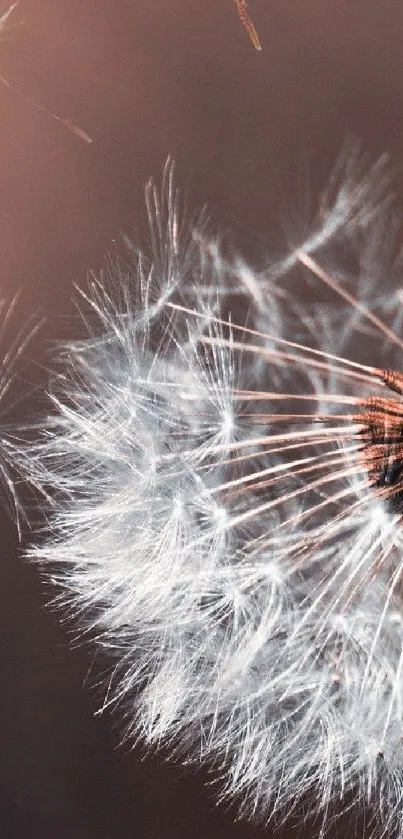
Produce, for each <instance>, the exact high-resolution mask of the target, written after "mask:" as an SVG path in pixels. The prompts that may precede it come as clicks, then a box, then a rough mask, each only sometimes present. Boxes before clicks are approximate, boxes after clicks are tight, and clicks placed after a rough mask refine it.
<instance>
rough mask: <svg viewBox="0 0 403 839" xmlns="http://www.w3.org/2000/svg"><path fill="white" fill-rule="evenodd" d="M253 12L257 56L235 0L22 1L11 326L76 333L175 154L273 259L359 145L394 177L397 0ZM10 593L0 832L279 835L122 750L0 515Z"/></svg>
mask: <svg viewBox="0 0 403 839" xmlns="http://www.w3.org/2000/svg"><path fill="white" fill-rule="evenodd" d="M250 11H251V14H252V17H253V19H254V21H255V23H256V26H257V28H258V31H259V34H260V38H261V41H262V44H263V52H262V53H261V54H258V53H257V52H255V51H254V49H253V47H252V46H251V44H250V42H249V41H248V39H247V36H246V33H245V32H244V30H243V29H242V28H241V26H240V23H239V20H238V18H237V14H236V10H235V5H234V3H233V0H220V2H217V0H204V2H195V0H165V2H161V0H158V2H157V0H21V2H20V4H19V7H18V9H17V10H16V11H15V13H14V16H13V21H14V22H15V23H19V22H21V25H18V26H16V27H15V28H13V29H9V31H8V32H7V33H6V35H5V36H3V38H2V40H1V42H0V73H2V75H3V76H4V77H5V78H6V79H7V80H8V81H9V82H10V83H11V85H12V87H11V89H9V88H7V87H6V86H5V85H1V84H0V185H1V193H0V254H1V279H0V288H1V291H2V294H3V295H6V296H7V297H8V298H10V297H11V296H12V295H13V294H14V293H15V292H16V291H17V290H18V289H21V290H22V295H21V300H20V305H19V311H18V315H17V316H16V317H15V322H16V321H18V319H20V320H21V322H24V319H25V318H26V317H27V315H28V314H29V313H30V312H38V311H45V312H46V313H47V315H48V323H47V326H46V327H45V328H44V330H43V331H42V335H41V340H42V342H45V341H46V340H48V339H49V338H51V337H54V336H57V335H60V336H64V337H65V336H66V335H68V334H69V332H70V331H72V330H73V329H74V325H73V324H74V321H73V317H74V315H73V313H74V307H73V306H72V303H71V296H72V291H73V283H78V284H83V283H85V278H86V275H87V272H88V269H95V270H98V268H99V266H100V265H101V264H102V261H103V258H104V255H105V252H106V251H108V250H109V249H110V247H111V246H112V244H113V240H118V239H119V236H120V233H121V232H122V231H124V232H126V233H130V234H132V235H134V237H135V238H136V236H137V232H141V231H143V234H144V230H145V216H144V210H143V199H142V192H143V185H144V182H145V180H146V179H147V178H148V176H149V175H150V174H155V175H157V176H158V175H159V174H160V172H161V170H162V166H163V163H164V161H165V159H166V157H167V155H168V154H170V155H172V156H173V157H174V159H175V160H176V161H177V167H178V179H179V182H180V183H182V184H183V185H184V186H185V191H186V194H187V196H188V202H189V204H190V205H191V207H193V208H198V207H201V206H202V205H203V204H204V203H205V202H207V204H208V205H209V206H210V207H211V211H212V214H213V216H214V218H216V219H218V220H219V219H221V220H222V225H223V228H224V229H225V230H226V231H228V230H229V231H230V233H231V236H232V235H233V239H234V241H236V240H237V238H238V236H239V238H240V240H241V241H242V243H244V242H246V247H247V248H248V249H249V250H250V251H251V253H253V251H254V250H256V253H259V254H260V255H262V254H263V253H264V252H265V249H267V252H269V250H270V249H271V248H272V247H274V246H275V245H276V242H277V237H278V231H279V230H281V228H282V227H284V225H286V224H287V220H288V219H289V218H290V217H291V213H293V214H294V216H295V212H296V211H297V210H298V208H299V209H300V210H301V212H302V211H303V209H304V204H305V202H306V199H307V197H308V198H309V191H310V192H311V194H312V196H314V195H315V194H316V193H317V191H318V190H319V188H320V186H321V185H322V184H323V183H324V182H325V180H326V176H327V175H329V173H330V172H331V170H332V166H333V163H334V160H335V158H336V156H337V152H338V151H339V150H340V147H341V145H342V142H343V140H344V139H345V137H346V136H348V135H351V134H352V135H354V136H356V137H358V138H360V139H361V140H362V141H363V144H364V147H365V148H367V149H368V150H369V151H370V152H371V153H372V154H373V155H377V154H378V153H380V152H382V151H384V150H387V151H390V152H391V154H392V158H393V161H394V164H395V167H396V172H397V187H398V189H399V188H400V187H401V174H400V173H401V171H402V163H403V48H402V42H403V38H402V36H403V6H402V3H401V0H395V2H388V1H387V0H356V2H354V3H352V2H351V0H250ZM21 91H22V92H23V93H24V94H25V96H26V97H30V98H32V99H34V100H36V101H37V102H39V103H40V104H41V105H43V106H44V107H45V108H47V109H48V110H49V111H52V112H54V113H56V114H58V115H60V116H61V117H67V118H70V119H71V120H73V121H74V122H75V123H76V124H78V125H79V126H81V127H82V129H84V130H85V131H86V132H87V133H88V134H89V135H90V136H91V137H92V138H93V142H92V144H91V145H89V144H86V143H85V142H83V140H82V139H80V138H78V137H77V136H75V135H74V134H73V133H72V132H71V131H69V130H68V129H67V128H66V127H65V125H63V124H62V123H60V122H57V121H55V120H54V119H52V117H51V116H49V115H47V114H46V113H43V112H40V111H38V110H36V109H35V108H34V107H32V106H31V105H30V104H29V103H28V102H27V101H26V100H25V99H24V98H23V96H21ZM308 185H309V190H308V188H307V187H308ZM311 204H312V202H311ZM37 345H38V342H37V343H36V344H35V346H37ZM38 352H39V351H38ZM35 377H37V379H38V381H40V379H41V377H42V378H43V375H42V370H41V366H40V365H39V355H38V367H37V369H36V372H34V378H35ZM0 585H1V589H0V592H1V594H0V596H1V609H0V643H1V652H0V658H1V670H0V672H1V677H2V679H1V688H0V836H1V837H2V839H37V838H38V839H51V837H52V839H53V837H59V839H64V838H65V839H129V837H133V839H134V837H136V839H182V837H183V839H184V837H187V839H190V837H192V839H206V837H208V839H226V837H228V839H229V837H231V839H261V837H264V836H266V837H270V836H271V835H272V834H271V831H270V829H268V830H266V831H265V830H264V829H262V828H258V827H256V826H255V827H254V826H252V825H248V824H246V823H238V824H235V825H234V823H233V814H231V813H229V812H225V810H224V809H223V808H221V809H220V808H216V807H215V803H214V795H213V790H212V789H209V788H208V787H207V788H206V787H205V785H204V781H205V776H204V775H202V774H197V773H193V774H192V775H189V773H187V772H186V771H185V770H183V769H180V768H179V769H178V768H175V767H173V766H169V765H163V764H162V762H161V759H159V758H152V759H151V758H147V759H145V760H143V759H142V758H143V755H142V752H141V751H140V749H135V750H134V751H133V752H130V751H129V750H128V749H127V748H118V745H117V743H118V737H117V734H116V731H114V728H113V723H112V720H111V719H110V718H108V717H107V716H105V717H102V718H96V717H94V711H95V710H96V707H97V699H96V697H95V696H94V692H91V690H90V689H89V687H88V685H84V682H85V680H86V678H87V673H88V670H89V667H90V665H91V660H90V658H89V657H88V655H87V654H85V653H84V652H83V651H82V650H79V649H70V647H69V644H68V641H67V635H66V633H65V631H64V630H63V629H61V628H60V627H59V626H58V623H57V620H56V618H55V617H54V616H53V615H52V614H50V613H49V611H48V610H46V609H45V603H46V601H47V599H48V597H49V592H46V591H45V590H44V588H43V586H42V585H41V583H40V582H39V580H38V578H37V575H36V573H35V571H34V569H32V568H29V567H27V566H25V565H24V564H23V563H22V561H21V559H20V558H19V557H18V549H17V540H16V534H15V528H14V527H13V525H12V523H10V522H9V520H8V519H7V518H6V517H4V518H3V519H2V530H1V561H0ZM342 832H343V831H342ZM290 833H291V831H290V830H289V831H288V832H287V831H284V833H283V834H280V835H282V836H284V837H285V836H289V835H290ZM302 835H303V836H305V837H307V836H310V835H312V828H311V827H309V828H308V827H307V828H306V830H305V832H303V834H302Z"/></svg>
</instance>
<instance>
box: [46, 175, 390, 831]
mask: <svg viewBox="0 0 403 839" xmlns="http://www.w3.org/2000/svg"><path fill="white" fill-rule="evenodd" d="M331 192H332V193H333V194H332V195H330V196H329V195H328V197H327V200H326V201H324V202H323V203H322V206H321V208H320V213H319V217H318V224H317V227H316V229H315V230H314V231H313V232H312V233H311V235H310V236H309V237H308V238H307V239H306V241H305V242H303V243H301V244H300V245H299V247H298V248H295V249H294V250H293V252H292V254H291V255H290V256H289V257H287V259H285V260H284V261H283V262H282V263H279V264H277V265H275V266H272V267H271V268H270V269H269V270H267V271H264V272H260V273H256V272H252V271H251V270H250V269H249V268H247V267H246V266H245V265H243V264H242V263H241V262H238V263H234V264H229V263H226V262H225V261H224V260H223V259H221V257H220V254H219V250H218V249H217V248H212V247H211V248H210V249H209V248H207V247H206V238H207V234H206V233H205V232H203V231H201V232H200V230H196V231H192V230H186V226H185V225H184V224H183V223H182V222H181V219H180V214H179V208H178V201H177V194H176V192H175V189H174V185H173V174H172V167H171V166H170V165H168V167H167V170H166V172H165V177H164V185H163V190H162V199H160V198H159V197H158V193H157V191H156V190H155V189H154V188H153V187H149V188H148V191H147V196H148V198H147V200H148V210H149V215H150V224H151V241H152V247H153V255H152V257H153V258H152V260H150V261H149V262H148V261H147V260H146V259H145V258H144V257H143V256H141V255H139V256H137V257H136V267H135V269H133V268H130V270H128V271H125V270H124V268H123V267H122V266H120V268H119V269H118V270H117V271H115V276H110V277H103V279H102V282H96V281H94V282H93V283H92V286H91V289H90V291H89V292H88V294H87V295H86V296H85V299H86V301H87V302H88V303H89V305H90V312H92V315H91V314H90V315H87V316H86V322H87V326H89V329H90V333H89V335H88V336H87V337H86V338H85V339H84V340H82V341H75V342H71V343H70V344H68V346H67V347H65V351H64V356H65V366H66V369H65V371H64V372H63V374H62V375H59V376H58V377H56V378H55V380H54V383H53V385H52V388H51V399H52V401H53V408H54V410H53V412H52V413H51V415H50V416H49V417H48V419H47V421H46V423H45V425H44V430H43V433H42V435H40V436H39V439H37V440H36V442H35V443H34V444H33V445H32V444H31V446H30V457H29V468H30V470H31V471H30V479H31V480H32V481H33V482H34V483H35V484H36V485H37V486H38V487H39V488H41V489H42V490H43V491H44V492H45V493H46V495H47V496H48V497H50V499H51V505H50V510H49V514H48V518H47V529H46V534H45V536H44V538H43V540H42V543H41V544H40V546H39V547H36V548H33V549H32V550H31V555H33V556H34V557H35V558H36V559H37V560H39V561H40V562H41V563H42V564H43V565H44V567H45V569H46V568H48V569H49V574H50V575H51V577H52V580H54V581H55V582H56V583H57V585H58V586H59V588H60V591H61V595H60V600H61V603H62V604H64V605H65V607H66V608H68V609H69V610H70V611H71V612H72V614H73V616H74V617H75V618H76V619H77V620H78V622H79V624H80V626H81V628H82V629H83V630H84V631H85V632H86V633H88V632H91V633H92V634H93V635H94V636H95V638H96V642H97V643H98V644H99V645H101V646H103V647H104V648H105V649H107V650H108V652H109V654H110V655H111V656H112V660H113V673H112V675H111V678H110V683H109V686H108V690H107V693H106V697H105V702H104V706H105V707H106V706H108V705H109V704H111V703H112V704H114V703H117V704H118V705H119V706H120V708H121V709H122V710H123V712H124V716H125V719H126V731H127V735H128V736H130V737H135V738H137V737H139V736H140V737H141V738H143V740H145V741H146V742H147V743H148V744H156V745H158V744H167V743H168V744H170V746H171V747H172V749H173V751H174V752H175V754H177V755H183V756H185V757H186V759H189V758H192V759H194V760H195V761H199V760H200V761H202V760H206V761H208V762H210V764H213V766H214V767H215V772H216V775H217V776H219V777H220V778H221V780H222V782H223V787H222V788H223V795H231V796H234V797H235V798H236V799H237V800H238V801H239V802H240V809H241V811H242V812H243V813H246V814H249V815H252V816H253V817H255V816H256V817H259V818H262V819H263V820H266V821H267V820H268V819H269V818H271V817H272V816H276V817H277V816H278V817H284V816H287V815H289V814H290V813H291V812H292V811H293V810H298V808H299V807H300V805H301V804H302V803H303V805H304V809H305V808H306V802H307V801H309V802H310V805H311V809H312V812H314V813H316V814H320V815H321V816H322V823H323V828H322V830H323V829H325V826H326V824H327V823H328V818H327V817H328V814H330V813H331V812H332V811H333V809H335V810H336V811H337V810H343V808H345V807H347V806H352V805H358V804H359V805H360V806H364V807H365V806H368V807H370V808H373V809H374V811H375V812H377V813H378V814H379V816H380V824H381V832H382V830H383V831H384V832H385V833H388V835H389V832H390V831H391V830H392V829H393V830H395V831H396V832H397V834H398V835H400V836H403V819H402V798H403V739H402V738H403V617H402V614H403V613H402V596H403V529H402V515H403V398H402V394H403V374H402V373H400V372H398V371H399V370H400V369H401V367H402V364H401V357H402V349H403V337H402V336H401V332H400V325H401V285H400V283H399V279H398V277H399V270H400V264H401V260H400V254H399V249H398V246H397V244H396V241H395V240H394V239H393V236H392V233H393V232H396V225H395V222H394V219H395V215H394V210H393V212H392V202H391V199H390V183H389V180H388V177H387V166H386V161H385V160H384V159H382V160H380V161H378V162H377V163H376V164H374V165H373V166H372V167H370V168H369V170H368V171H365V170H363V169H361V170H360V168H359V167H358V168H357V162H356V161H355V162H354V165H353V164H351V162H350V161H345V162H344V168H343V172H342V177H340V172H338V186H336V182H334V183H332V189H331ZM336 258H338V260H339V261H337V259H336ZM377 259H378V263H377V261H376V260H377ZM386 260H387V266H386V267H385V261H386ZM112 274H113V271H112ZM245 312H247V315H245ZM394 371H397V372H394Z"/></svg>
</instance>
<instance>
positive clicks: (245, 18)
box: [235, 0, 262, 52]
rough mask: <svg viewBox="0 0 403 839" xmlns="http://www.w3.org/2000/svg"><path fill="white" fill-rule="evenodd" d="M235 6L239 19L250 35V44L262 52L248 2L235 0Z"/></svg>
mask: <svg viewBox="0 0 403 839" xmlns="http://www.w3.org/2000/svg"><path fill="white" fill-rule="evenodd" d="M235 5H236V7H237V11H238V15H239V19H240V21H241V23H242V26H243V27H244V28H245V30H246V32H247V33H248V36H249V40H250V42H251V43H252V44H253V46H254V47H255V50H258V52H260V51H261V49H262V45H261V43H260V39H259V35H258V32H257V29H256V26H255V24H254V23H253V20H252V18H251V16H250V14H249V9H248V4H247V2H246V0H235Z"/></svg>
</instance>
